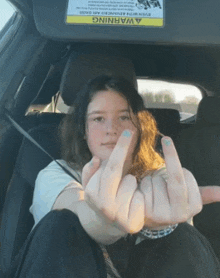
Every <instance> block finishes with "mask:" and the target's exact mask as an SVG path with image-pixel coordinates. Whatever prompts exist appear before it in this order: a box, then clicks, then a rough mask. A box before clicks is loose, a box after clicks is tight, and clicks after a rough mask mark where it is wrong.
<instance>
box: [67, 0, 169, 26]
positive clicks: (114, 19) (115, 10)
mask: <svg viewBox="0 0 220 278" xmlns="http://www.w3.org/2000/svg"><path fill="white" fill-rule="evenodd" d="M163 14H164V7H163V0H148V1H147V0H127V1H125V0H115V1H114V0H100V1H98V0H80V1H76V0H69V3H68V8H67V17H66V23H68V24H99V25H127V26H153V27H162V26H163V24H164V16H163Z"/></svg>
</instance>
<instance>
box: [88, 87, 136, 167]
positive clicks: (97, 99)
mask: <svg viewBox="0 0 220 278" xmlns="http://www.w3.org/2000/svg"><path fill="white" fill-rule="evenodd" d="M137 123H138V119H137V117H136V116H135V115H134V113H133V112H132V110H131V108H130V107H129V105H128V102H127V100H126V99H125V98H124V97H123V96H121V95H120V94H119V93H117V92H115V91H112V90H106V91H99V92H97V93H96V94H95V95H94V97H93V98H92V100H91V102H90V103H89V105H88V109H87V118H86V140H87V144H88V147H89V150H90V152H91V153H92V156H97V157H99V158H100V159H101V161H104V160H106V159H108V158H109V156H110V154H111V152H112V150H113V149H114V147H115V145H116V143H117V140H118V138H119V137H120V135H121V133H122V132H123V131H124V130H125V129H129V130H131V131H133V133H134V134H133V137H132V142H131V145H130V148H129V152H128V155H127V158H126V161H127V162H129V163H131V162H132V155H133V153H134V150H135V147H136V145H137V141H138V136H139V132H138V129H137Z"/></svg>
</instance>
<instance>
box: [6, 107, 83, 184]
mask: <svg viewBox="0 0 220 278" xmlns="http://www.w3.org/2000/svg"><path fill="white" fill-rule="evenodd" d="M6 116H7V118H8V119H9V121H10V122H11V123H12V125H13V126H14V127H15V128H16V129H17V131H18V132H20V133H21V134H22V135H24V137H25V138H27V139H28V140H29V141H30V142H32V143H33V144H34V145H35V146H36V147H38V148H39V149H40V150H41V151H42V152H44V153H45V154H46V155H47V156H49V158H50V159H51V160H52V161H55V162H56V163H57V164H58V165H59V166H60V167H61V168H62V169H63V171H64V172H65V173H67V174H68V175H69V176H71V177H72V178H73V179H74V180H76V181H77V182H78V183H80V181H79V180H78V179H77V178H76V177H75V176H74V175H73V173H71V172H70V170H69V169H68V168H67V167H65V165H62V164H61V163H60V162H59V161H57V160H56V159H54V158H53V156H52V155H51V154H49V153H48V152H47V151H46V150H45V149H44V148H43V147H42V146H41V145H40V144H39V143H38V142H37V141H36V140H35V139H34V138H33V137H32V136H30V134H28V133H27V131H25V130H24V129H23V128H22V127H21V126H20V125H19V124H18V123H17V122H16V121H15V120H14V119H13V118H12V116H11V115H10V113H9V111H7V112H6Z"/></svg>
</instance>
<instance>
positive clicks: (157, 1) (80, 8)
mask: <svg viewBox="0 0 220 278" xmlns="http://www.w3.org/2000/svg"><path fill="white" fill-rule="evenodd" d="M32 1H33V13H34V19H35V23H36V27H37V29H38V31H39V32H40V33H41V34H42V35H44V36H46V37H48V38H51V39H55V40H66V41H90V42H91V41H96V42H128V43H129V42H131V43H163V44H167V43H168V44H219V43H220V36H219V30H220V17H219V0H209V1H203V3H202V4H201V0H193V1H183V0H181V1H180V0H169V1H168V0H102V1H101V0H80V1H77V0H32Z"/></svg>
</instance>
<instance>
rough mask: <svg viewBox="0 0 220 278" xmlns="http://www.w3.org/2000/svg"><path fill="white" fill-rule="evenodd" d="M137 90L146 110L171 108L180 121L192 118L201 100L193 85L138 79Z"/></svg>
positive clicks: (199, 92)
mask: <svg viewBox="0 0 220 278" xmlns="http://www.w3.org/2000/svg"><path fill="white" fill-rule="evenodd" d="M138 90H139V93H140V94H141V95H142V97H143V99H144V102H145V106H146V107H147V108H173V109H176V110H178V111H179V112H180V117H181V121H184V120H186V119H187V118H190V117H192V116H194V115H195V114H196V112H197V108H198V104H199V102H200V100H201V99H202V94H201V91H200V89H198V88H197V87H195V86H193V85H188V84H178V83H171V82H165V81H159V80H146V79H141V78H139V79H138Z"/></svg>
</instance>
